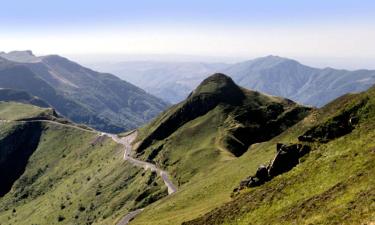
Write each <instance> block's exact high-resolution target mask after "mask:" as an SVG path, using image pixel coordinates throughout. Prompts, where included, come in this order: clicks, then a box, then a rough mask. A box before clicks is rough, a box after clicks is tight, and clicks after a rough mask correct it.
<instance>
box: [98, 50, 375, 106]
mask: <svg viewBox="0 0 375 225" xmlns="http://www.w3.org/2000/svg"><path fill="white" fill-rule="evenodd" d="M92 66H93V67H95V68H96V69H99V70H102V71H108V72H111V73H113V74H115V75H117V76H119V77H121V78H122V79H125V80H129V81H131V82H133V83H135V84H136V85H138V86H139V87H141V88H143V89H145V90H146V91H148V92H150V93H152V94H154V95H156V96H158V97H160V98H162V99H164V100H167V101H169V102H172V103H177V102H180V101H182V100H184V99H185V98H186V97H187V96H188V95H189V93H190V90H192V89H194V88H195V87H196V86H198V84H199V83H200V82H201V81H203V80H204V79H205V78H206V77H207V76H208V74H212V73H215V72H222V73H225V74H227V75H229V76H230V77H232V78H233V80H234V81H235V82H236V83H238V84H239V85H241V86H243V87H245V88H249V89H252V90H257V91H260V92H263V93H268V94H271V95H276V96H280V97H284V98H289V99H291V100H293V101H296V102H298V103H300V104H305V105H312V106H316V107H321V106H323V105H325V104H326V103H328V102H330V101H332V100H333V99H335V98H337V97H339V96H341V95H343V94H346V93H351V92H360V91H364V90H366V89H367V88H369V87H370V86H372V85H373V84H374V83H375V71H374V70H356V71H348V70H337V69H333V68H325V69H318V68H313V67H309V66H305V65H302V64H301V63H299V62H297V61H295V60H292V59H287V58H282V57H278V56H267V57H262V58H256V59H254V60H249V61H245V62H240V63H236V64H233V65H228V64H221V63H216V64H215V63H198V62H197V63H189V62H185V63H180V62H175V63H173V62H169V63H165V62H123V63H114V64H111V63H102V64H100V63H98V64H95V65H92Z"/></svg>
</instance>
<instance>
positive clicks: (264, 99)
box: [133, 74, 310, 224]
mask: <svg viewBox="0 0 375 225" xmlns="http://www.w3.org/2000/svg"><path fill="white" fill-rule="evenodd" d="M309 111H310V109H309V108H306V107H302V106H299V105H297V104H296V103H294V102H292V101H290V100H287V99H282V98H278V97H274V96H267V95H263V94H260V93H258V92H254V91H250V90H246V89H243V88H240V87H239V86H237V85H236V84H235V83H234V82H233V81H232V80H231V79H230V78H229V77H227V76H225V75H223V74H215V75H213V76H211V77H209V78H207V79H206V80H205V81H203V82H202V84H201V85H200V86H199V87H198V88H197V89H196V90H195V91H194V92H192V94H191V95H190V96H189V98H188V99H187V100H185V101H184V102H182V103H180V104H178V105H175V106H174V107H172V108H171V109H170V110H168V111H166V112H165V113H163V114H162V115H160V116H159V117H158V118H157V119H155V120H154V121H153V122H152V123H150V124H149V125H148V126H146V127H144V128H142V129H140V137H139V141H140V142H139V145H138V148H137V149H136V151H137V156H138V157H139V158H142V159H145V160H149V161H152V162H155V163H156V164H158V165H159V166H160V167H163V168H165V169H166V170H168V171H169V173H170V174H171V175H172V176H173V179H174V180H175V181H176V183H177V184H178V185H179V186H180V189H179V191H178V192H177V193H176V194H174V195H172V196H169V197H168V198H166V199H162V200H160V201H158V202H156V203H155V204H153V205H151V206H149V207H147V208H146V209H145V211H144V212H142V213H141V214H140V215H138V216H137V217H136V219H135V220H134V222H133V223H134V224H147V221H151V220H152V221H153V224H179V223H181V222H183V221H184V220H186V219H192V218H194V217H196V216H198V215H199V214H201V213H204V212H207V211H208V210H209V209H213V208H214V207H217V206H219V205H220V204H222V203H224V202H225V201H228V200H229V197H230V192H231V190H233V188H234V186H235V185H236V184H238V182H239V181H240V180H241V178H243V177H245V176H246V175H247V174H248V173H249V172H250V171H252V169H253V168H252V167H253V166H252V165H251V164H248V163H247V162H248V161H249V158H253V159H254V160H256V161H258V162H262V161H266V160H268V159H269V158H270V157H271V153H269V154H267V153H266V154H263V153H260V152H257V151H247V149H248V147H249V146H252V145H253V144H254V143H257V142H262V141H267V140H269V139H271V138H272V137H274V136H276V135H277V134H279V133H281V132H282V131H283V130H285V129H287V128H288V127H290V126H292V125H293V124H295V123H297V122H298V121H300V120H301V119H302V118H303V117H304V116H306V115H307V114H308V112H309ZM254 167H255V166H254Z"/></svg>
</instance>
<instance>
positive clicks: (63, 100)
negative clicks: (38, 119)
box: [0, 51, 167, 132]
mask: <svg viewBox="0 0 375 225" xmlns="http://www.w3.org/2000/svg"><path fill="white" fill-rule="evenodd" d="M1 56H2V57H3V58H2V57H0V88H10V89H18V90H23V91H26V92H28V93H29V94H30V95H33V96H37V97H39V98H40V99H42V100H44V101H45V102H47V103H48V104H49V105H51V106H52V107H54V108H55V109H56V110H57V111H58V112H59V113H60V114H61V115H63V116H64V117H66V118H69V119H71V120H72V121H74V122H77V123H84V124H86V125H89V126H92V127H94V128H96V129H99V130H103V131H108V132H121V131H124V130H129V129H133V128H135V127H138V126H139V125H141V124H144V123H145V122H146V121H148V120H150V119H151V118H154V117H155V116H156V115H157V114H159V113H160V112H161V111H162V110H163V109H164V108H165V107H166V106H167V105H166V104H165V103H164V102H163V101H161V100H160V99H158V98H156V97H154V96H152V95H149V94H147V93H146V92H145V91H143V90H142V89H140V88H138V87H135V86H134V85H132V84H130V83H127V82H125V81H122V80H120V79H119V78H117V77H115V76H113V75H111V74H105V73H98V72H95V71H93V70H90V69H88V68H85V67H82V66H80V65H79V64H77V63H74V62H72V61H69V60H68V59H66V58H63V57H60V56H57V55H50V56H44V57H36V56H34V55H32V53H31V52H28V51H25V52H13V53H12V52H11V53H9V54H2V55H1ZM6 58H7V59H8V60H7V59H6Z"/></svg>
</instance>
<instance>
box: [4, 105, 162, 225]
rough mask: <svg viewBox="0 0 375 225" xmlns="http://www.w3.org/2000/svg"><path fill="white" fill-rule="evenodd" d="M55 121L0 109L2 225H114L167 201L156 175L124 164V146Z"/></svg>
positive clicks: (31, 111)
mask: <svg viewBox="0 0 375 225" xmlns="http://www.w3.org/2000/svg"><path fill="white" fill-rule="evenodd" d="M54 116H55V114H54V112H53V110H52V109H49V108H48V109H43V108H38V107H36V106H32V105H25V104H20V103H11V102H9V103H4V102H2V103H0V120H1V121H0V169H1V170H0V183H1V195H4V194H5V195H4V196H2V197H0V224H2V225H8V224H20V225H22V224H25V225H26V224H27V225H30V224H40V225H43V224H46V225H47V224H48V225H50V224H115V223H116V221H119V220H120V219H121V218H122V217H123V216H124V215H126V213H127V212H129V211H132V210H134V209H137V208H142V207H144V206H146V205H148V204H150V203H151V202H153V201H156V200H158V199H159V198H162V197H163V196H165V195H167V190H166V188H165V187H164V184H163V182H162V180H161V179H160V178H159V177H158V176H156V174H154V173H152V172H150V171H148V172H145V171H144V170H143V169H141V168H137V167H134V166H132V165H131V164H129V163H128V162H126V161H124V160H123V153H124V152H123V147H122V146H120V145H118V144H116V143H115V142H113V141H112V140H111V139H110V138H107V137H104V136H99V135H98V134H97V133H94V132H92V131H91V130H86V129H82V128H80V127H78V126H76V125H75V124H71V123H70V124H62V123H59V120H60V118H54ZM41 117H43V118H44V120H39V119H40V118H41ZM48 118H49V119H50V120H48ZM34 119H36V120H34Z"/></svg>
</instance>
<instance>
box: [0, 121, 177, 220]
mask: <svg viewBox="0 0 375 225" xmlns="http://www.w3.org/2000/svg"><path fill="white" fill-rule="evenodd" d="M9 122H46V123H51V124H57V125H60V126H66V127H71V128H75V129H78V130H82V131H86V132H90V133H96V134H99V135H100V136H104V135H105V136H108V137H110V138H112V140H113V141H115V142H116V143H118V144H121V145H123V146H124V160H127V161H129V162H130V163H132V164H133V165H135V166H138V167H142V168H143V169H144V170H151V171H155V172H157V173H158V174H159V175H160V177H161V178H162V179H163V181H164V184H165V186H166V187H167V188H168V195H171V194H173V193H175V192H176V191H177V187H176V186H175V185H174V184H173V182H172V181H171V180H170V179H169V175H168V173H167V172H166V171H164V170H162V169H160V168H158V167H157V166H156V165H154V164H152V163H149V162H145V161H141V160H138V159H135V158H133V157H131V151H132V148H133V145H132V143H133V141H134V140H135V139H136V137H137V135H138V131H137V130H134V131H132V132H131V133H129V134H128V135H127V136H125V137H122V138H119V137H118V136H117V135H115V134H109V133H103V132H99V131H95V130H88V129H83V128H81V127H78V126H74V125H70V124H63V123H59V122H56V121H52V120H25V121H22V120H18V121H11V120H2V119H1V120H0V123H9ZM142 211H143V208H142V209H137V210H135V211H132V212H129V213H128V214H127V215H125V216H124V217H123V218H122V219H121V220H120V222H118V223H117V225H127V224H128V223H129V222H130V221H131V220H132V219H133V218H134V217H135V216H137V215H138V214H139V213H141V212H142Z"/></svg>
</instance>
